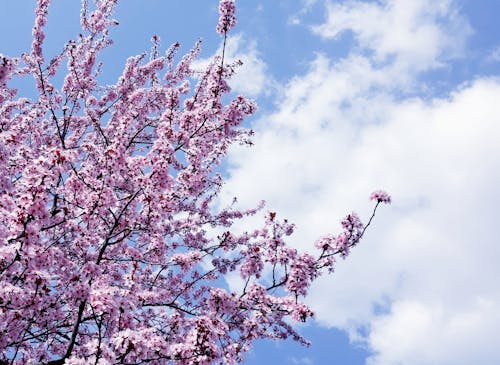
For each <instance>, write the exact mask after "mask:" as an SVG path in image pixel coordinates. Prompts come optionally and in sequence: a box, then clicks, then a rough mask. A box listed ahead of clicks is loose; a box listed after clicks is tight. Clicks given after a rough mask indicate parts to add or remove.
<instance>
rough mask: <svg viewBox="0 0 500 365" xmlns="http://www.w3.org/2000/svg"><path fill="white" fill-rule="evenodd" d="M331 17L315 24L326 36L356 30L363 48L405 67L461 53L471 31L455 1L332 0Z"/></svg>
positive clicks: (418, 66) (423, 66) (437, 61)
mask: <svg viewBox="0 0 500 365" xmlns="http://www.w3.org/2000/svg"><path fill="white" fill-rule="evenodd" d="M327 14H328V15H327V21H326V22H325V23H324V24H321V25H319V26H315V27H313V31H314V32H315V33H317V34H318V35H320V36H321V37H323V38H336V37H338V36H340V35H341V34H342V33H343V32H345V31H352V32H353V33H354V36H355V38H356V39H357V40H358V42H359V45H360V47H361V49H363V50H368V51H371V52H373V54H374V59H375V60H377V61H379V62H383V61H387V60H389V61H390V62H394V60H391V57H395V58H396V60H395V62H394V63H395V65H396V66H397V67H399V68H401V69H403V68H405V69H410V70H414V71H422V70H427V69H430V68H435V67H438V66H442V65H443V64H442V61H446V60H447V59H449V58H450V57H454V56H458V55H460V54H461V53H462V51H463V48H464V45H465V44H464V41H465V39H466V38H467V36H468V35H469V34H470V33H471V28H470V26H469V25H468V24H467V22H466V21H465V20H464V19H463V17H461V16H460V15H459V13H458V12H457V11H456V9H455V7H454V6H453V3H452V1H451V0H439V1H435V0H417V1H415V0H385V1H381V2H362V1H348V2H345V3H337V2H335V3H332V2H328V5H327Z"/></svg>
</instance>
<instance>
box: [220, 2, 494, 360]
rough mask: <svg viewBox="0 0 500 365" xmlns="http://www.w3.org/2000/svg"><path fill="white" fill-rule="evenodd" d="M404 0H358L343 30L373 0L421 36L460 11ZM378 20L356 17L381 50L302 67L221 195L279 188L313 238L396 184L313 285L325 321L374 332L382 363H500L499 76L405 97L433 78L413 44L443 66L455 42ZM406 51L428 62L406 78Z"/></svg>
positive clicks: (235, 157) (355, 332)
mask: <svg viewBox="0 0 500 365" xmlns="http://www.w3.org/2000/svg"><path fill="white" fill-rule="evenodd" d="M403 3H404V4H409V3H408V2H395V1H393V2H390V3H384V4H385V5H377V4H378V3H366V4H365V3H359V2H349V3H346V4H347V5H342V6H344V7H347V8H346V9H347V10H345V11H344V12H345V14H344V15H345V17H347V15H349V17H351V18H349V17H348V20H349V23H348V25H345V24H344V25H342V26H341V28H339V29H341V30H344V29H347V28H349V27H353V26H354V25H353V24H355V23H356V22H355V20H356V19H357V18H356V17H359V19H360V23H363V21H366V19H368V17H367V16H366V15H365V13H364V12H359V11H354V10H353V9H354V8H355V7H360V6H365V5H366V6H368V7H374V8H373V9H375V10H376V11H379V12H380V14H379V13H377V16H378V19H379V20H380V19H382V22H383V20H387V22H389V23H386V24H390V25H393V26H394V28H392V29H393V31H395V30H398V29H403V30H404V29H406V28H405V27H406V26H407V24H409V23H411V27H408V29H410V30H411V29H413V30H415V32H417V33H416V36H417V38H418V34H419V33H418V29H423V28H422V27H424V25H426V24H427V25H429V24H431V25H432V26H430V28H429V29H433V31H432V32H433V34H435V35H437V37H436V38H432V37H431V40H432V39H438V40H442V39H445V38H446V37H445V36H444V34H447V33H446V32H447V31H445V30H444V28H445V27H446V25H447V24H449V22H450V21H452V20H453V19H461V18H460V16H459V15H458V14H456V12H455V11H454V10H453V9H454V7H453V4H452V3H451V2H443V1H441V2H432V3H431V2H426V1H415V2H412V3H418V4H419V5H418V6H415V9H418V11H417V10H411V9H410V10H411V14H413V15H411V16H410V15H408V16H407V18H405V19H406V20H405V21H404V22H400V21H399V20H398V21H396V20H391V19H393V17H394V16H395V15H394V14H395V12H396V10H395V9H396V8H397V5H398V4H399V5H400V4H403ZM391 4H392V5H391ZM436 4H438V5H439V6H438V5H436ZM356 9H357V8H356ZM370 9H371V8H370ZM368 10H369V9H368ZM368 10H367V12H368ZM410 10H408V11H410ZM417 13H418V14H420V15H418V16H416V15H415V14H417ZM346 14H347V15H346ZM421 14H438V15H439V16H440V17H443V18H444V19H440V20H439V22H437V21H434V22H433V21H431V20H429V19H430V18H429V17H428V16H423V15H421ZM391 21H392V22H393V23H391ZM412 22H413V23H412ZM400 23H401V24H400ZM360 27H361V26H360ZM374 27H375V26H374ZM388 28H391V27H388ZM424 28H425V27H424ZM325 29H326V28H325ZM366 29H368V30H365V28H359V29H358V30H356V31H357V32H358V33H359V34H364V35H363V37H365V38H363V39H361V38H360V46H361V47H363V48H365V49H372V50H376V49H377V52H378V53H377V52H375V53H374V54H373V55H372V56H370V54H364V53H363V52H358V51H356V52H354V53H352V54H350V55H349V56H347V57H346V58H345V59H343V60H341V61H339V62H337V63H336V64H333V63H332V62H331V60H329V59H328V58H327V57H326V56H325V55H318V57H317V58H316V59H315V61H314V62H312V63H311V66H310V69H309V70H308V72H307V73H306V74H304V75H301V76H296V77H294V78H293V79H292V80H290V82H289V83H288V84H287V85H286V87H285V88H284V89H285V93H284V97H283V99H282V100H281V102H280V104H279V106H278V108H277V110H276V111H275V112H274V113H272V114H270V115H267V116H264V117H263V118H262V120H261V121H260V122H259V123H258V124H257V127H256V139H255V142H256V145H255V148H253V149H251V150H248V149H245V150H241V149H236V150H235V151H234V153H233V154H231V155H230V156H231V158H232V159H231V161H230V163H231V166H232V168H231V169H230V179H229V180H228V182H227V184H226V187H225V195H223V197H222V198H223V199H229V198H232V196H238V197H239V199H240V202H241V203H242V205H245V206H251V205H253V204H255V202H257V201H259V200H260V199H261V198H264V199H266V200H267V201H268V206H269V207H272V209H273V210H276V211H278V212H280V215H281V216H282V217H286V218H289V219H290V220H292V221H294V222H295V223H297V226H298V230H297V234H296V235H295V236H294V237H293V238H292V239H293V241H292V243H293V244H294V245H296V246H297V247H300V248H302V249H310V248H311V247H312V243H313V241H314V239H315V238H317V237H318V235H319V234H321V233H326V232H331V231H335V230H336V229H337V227H338V225H337V223H336V222H337V221H338V219H339V218H340V217H341V216H342V215H343V214H344V213H346V212H347V211H346V210H347V209H354V210H357V211H360V212H361V213H362V215H364V216H365V217H366V216H367V215H368V214H369V204H368V203H367V202H366V200H365V197H366V196H367V195H368V194H369V193H370V192H371V191H372V190H375V189H377V188H384V189H387V190H388V191H390V192H391V193H392V194H393V198H394V203H393V205H391V206H390V207H383V209H381V210H380V212H379V213H378V215H377V217H376V219H375V223H374V225H373V227H370V230H369V232H368V233H367V236H366V237H365V239H364V241H363V243H362V244H361V246H360V247H359V248H356V249H355V250H353V253H352V256H351V257H349V259H348V260H347V261H346V262H343V261H342V262H339V263H338V267H337V271H336V272H335V274H334V276H332V277H323V278H322V279H321V280H320V281H319V282H317V283H316V284H315V286H314V287H313V290H312V293H311V297H310V299H309V302H310V304H311V305H312V306H313V308H314V309H315V311H316V313H317V319H318V321H319V322H320V323H322V324H324V325H326V326H335V327H337V328H341V329H344V330H346V331H348V332H349V334H350V336H351V339H352V340H355V341H361V342H362V343H364V344H365V345H366V346H367V347H368V348H369V349H370V350H371V351H373V353H374V355H373V356H371V357H370V358H369V359H368V364H370V365H396V364H404V365H431V364H440V365H448V364H449V365H452V364H453V365H466V364H471V363H479V364H481V365H494V364H498V363H500V348H499V347H498V346H497V343H496V342H497V336H496V334H498V333H499V331H500V315H499V314H498V313H500V290H499V289H498V283H497V278H498V277H500V266H499V265H498V259H499V258H500V246H499V245H498V243H497V241H498V239H497V238H496V237H497V236H496V235H497V232H496V227H497V225H498V203H499V202H500V190H499V189H498V186H500V168H499V166H500V165H499V156H500V143H498V138H499V136H500V110H499V106H498V100H500V80H499V79H496V78H483V79H477V80H475V81H472V82H469V83H467V84H464V85H461V86H460V87H457V88H456V89H455V90H452V91H450V93H449V95H448V96H446V97H441V98H434V99H430V100H429V99H424V98H420V97H412V98H402V97H401V95H400V94H399V93H398V90H400V88H401V87H404V86H405V85H406V83H407V82H412V83H414V84H416V85H419V86H421V85H420V84H419V80H418V71H422V70H423V68H418V67H420V66H418V67H417V66H416V65H414V64H413V62H414V61H412V57H410V56H412V55H413V56H415V57H417V59H420V61H421V62H423V63H424V64H426V65H427V66H426V67H434V66H435V65H436V64H438V63H440V62H444V58H443V57H444V56H443V52H444V50H446V49H449V47H450V45H449V44H448V43H446V42H442V41H436V42H435V43H432V42H431V46H430V50H429V49H428V50H424V49H422V47H424V46H423V45H421V44H420V45H404V44H403V43H398V42H397V41H393V42H392V43H391V42H390V41H389V38H390V35H388V34H386V33H387V32H384V31H383V30H381V28H380V29H379V28H374V29H372V30H370V29H371V28H366ZM408 29H407V30H408ZM341 30H339V31H341ZM408 31H409V30H408ZM324 32H326V30H324ZM363 32H365V33H363ZM324 34H326V33H324ZM360 37H361V36H360ZM387 37H389V38H387ZM464 37H465V36H464ZM459 38H460V35H459ZM461 42H462V41H461ZM416 44H419V43H418V41H416ZM378 46H380V47H381V48H380V49H378V48H377V47H378ZM363 54H364V55H363ZM388 55H392V56H393V57H392V58H391V59H388V60H387V61H386V63H385V64H384V65H380V58H381V57H382V58H383V57H386V56H388ZM401 60H407V61H406V62H407V66H408V67H410V66H411V67H416V68H415V69H414V71H415V72H414V73H411V72H410V73H409V74H408V75H406V77H407V78H400V77H398V74H397V72H396V71H395V70H396V69H397V67H396V65H398V64H399V63H400V62H401ZM417 68H418V69H417Z"/></svg>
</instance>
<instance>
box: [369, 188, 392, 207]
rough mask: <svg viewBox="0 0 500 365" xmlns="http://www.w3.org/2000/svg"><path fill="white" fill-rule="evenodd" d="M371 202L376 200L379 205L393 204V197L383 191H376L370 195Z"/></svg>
mask: <svg viewBox="0 0 500 365" xmlns="http://www.w3.org/2000/svg"><path fill="white" fill-rule="evenodd" d="M370 200H376V201H377V202H378V203H385V204H390V203H391V196H390V195H389V194H387V193H386V192H385V191H383V190H376V191H374V192H373V193H372V194H371V195H370Z"/></svg>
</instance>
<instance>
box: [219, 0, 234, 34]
mask: <svg viewBox="0 0 500 365" xmlns="http://www.w3.org/2000/svg"><path fill="white" fill-rule="evenodd" d="M235 12H236V5H235V4H234V0H221V1H220V2H219V15H220V17H219V22H218V23H217V27H216V30H217V33H220V34H226V33H227V32H229V30H230V29H231V28H233V27H234V26H235V25H236V15H235Z"/></svg>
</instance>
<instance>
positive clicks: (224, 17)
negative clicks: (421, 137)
mask: <svg viewBox="0 0 500 365" xmlns="http://www.w3.org/2000/svg"><path fill="white" fill-rule="evenodd" d="M116 2H117V0H96V1H95V3H92V4H88V3H87V1H83V5H82V11H81V18H80V19H81V26H82V33H81V35H80V36H79V37H78V38H77V39H75V40H71V41H69V42H68V43H67V44H66V45H65V47H64V50H63V51H62V52H61V53H60V54H58V55H56V56H55V57H53V58H52V59H50V60H47V59H45V55H44V38H45V33H44V26H45V23H46V20H47V15H48V10H49V3H50V1H49V0H38V1H37V7H36V17H35V24H34V27H33V43H32V48H31V50H30V51H29V52H27V53H26V54H23V55H22V56H20V57H18V58H9V57H7V56H1V58H0V123H1V124H0V125H1V129H0V193H1V196H0V242H1V247H0V334H1V336H0V364H51V365H57V364H143V363H150V364H200V365H201V364H215V363H220V364H223V363H224V364H235V363H238V362H241V361H243V355H244V353H245V351H247V350H248V349H249V347H250V346H251V344H252V341H254V340H255V339H261V338H270V339H284V338H288V337H291V338H293V339H295V340H297V341H300V342H302V343H307V341H306V340H305V339H304V338H302V337H301V336H300V334H299V333H297V332H296V331H295V330H294V328H293V326H292V324H293V321H305V320H306V319H307V318H309V317H311V316H312V315H313V313H312V312H311V310H310V309H309V308H308V307H307V306H306V305H305V304H304V303H303V302H302V301H301V299H302V298H303V297H304V296H306V295H307V292H308V288H309V287H310V285H311V283H312V281H314V279H316V278H317V277H318V276H319V275H321V274H322V273H323V272H331V271H333V268H334V264H335V260H336V257H339V256H340V257H345V256H346V255H347V254H348V253H349V249H350V248H351V247H353V246H354V245H356V244H357V243H358V242H359V240H360V239H361V237H362V236H363V234H364V232H365V230H366V228H367V227H368V225H369V224H370V222H371V219H372V218H373V216H374V214H375V211H376V209H377V206H378V205H379V204H380V203H388V202H390V197H389V196H388V195H387V194H386V193H384V192H381V191H378V192H375V193H374V194H373V195H372V197H371V198H372V199H373V200H374V201H375V203H376V204H375V208H374V210H373V214H372V216H371V218H370V221H369V222H368V224H366V225H363V223H361V221H360V219H359V218H358V216H357V215H356V214H354V213H352V214H349V215H348V216H347V217H346V218H345V219H344V220H342V231H341V233H340V234H338V235H327V236H324V237H322V238H320V239H319V240H318V241H317V243H316V245H315V248H314V250H315V253H301V252H299V251H297V250H296V249H294V248H292V247H290V246H288V245H287V244H286V243H285V240H286V237H287V236H289V235H291V234H292V232H293V230H294V225H293V224H291V223H290V222H288V221H287V220H280V219H279V218H278V216H277V215H276V213H274V212H268V213H264V212H262V206H258V207H256V208H255V209H251V210H245V211H242V210H238V209H237V208H236V207H235V206H234V205H231V206H228V207H226V208H224V209H219V210H217V209H216V206H217V205H216V204H214V202H215V201H216V199H217V195H218V193H219V191H220V189H221V186H222V184H223V179H222V177H221V176H220V175H219V174H218V173H217V168H218V166H219V164H220V162H221V159H222V158H223V157H224V155H225V154H226V153H227V151H228V148H229V146H230V145H231V144H233V143H240V144H251V134H252V132H251V131H250V130H247V129H244V128H242V127H241V126H240V125H241V123H242V121H243V120H244V118H245V117H246V116H248V115H251V114H252V113H254V112H255V110H256V106H255V104H254V102H252V101H251V100H248V99H246V98H245V97H243V96H238V95H233V94H231V93H230V87H229V86H228V82H227V81H228V79H229V78H230V77H231V75H233V73H234V71H235V69H236V66H237V65H236V64H227V63H225V60H224V53H222V55H220V56H218V57H215V58H214V59H213V61H212V62H211V63H210V64H209V66H208V67H207V68H206V70H204V71H203V72H201V73H199V72H198V73H196V72H194V71H193V69H192V63H193V61H194V60H195V59H196V57H197V56H198V54H199V52H200V44H199V43H198V44H196V45H195V46H194V47H193V49H192V50H191V51H190V52H189V53H187V54H186V55H184V56H183V57H178V56H176V54H177V52H178V49H179V47H180V46H179V44H174V45H172V46H171V47H170V48H168V50H166V52H165V53H161V52H160V43H159V39H158V38H157V37H153V47H152V50H151V52H150V53H149V55H147V54H146V53H144V54H141V55H138V56H134V57H131V58H129V59H128V61H127V62H126V65H125V66H124V70H123V73H122V75H121V76H120V77H119V78H118V80H117V81H116V83H115V84H113V85H100V84H99V72H100V64H99V52H100V51H102V50H103V49H104V48H106V47H108V46H110V44H111V40H110V39H109V36H108V32H109V29H110V28H111V27H113V26H115V25H116V24H117V22H116V21H115V20H114V19H113V18H112V14H113V9H114V8H115V6H116ZM219 11H220V19H219V21H218V24H217V27H216V30H217V32H218V33H220V34H221V36H222V37H223V40H224V44H225V40H226V36H227V33H228V32H229V31H230V30H231V28H232V27H233V26H234V25H235V22H236V18H235V15H234V14H235V4H234V2H233V1H231V0H221V1H220V4H219ZM15 78H33V80H34V85H36V91H37V92H36V97H32V98H27V97H20V96H19V95H18V90H16V89H15V88H13V87H10V86H9V85H10V84H11V83H13V82H14V80H15ZM192 84H193V85H192ZM260 212H262V214H264V215H265V224H264V226H263V227H262V228H259V229H249V230H248V231H247V232H245V233H236V232H235V230H234V229H232V226H233V224H234V222H236V221H237V220H240V219H243V218H245V217H246V216H249V215H253V214H256V213H259V214H260ZM228 273H238V274H239V275H240V276H241V279H242V282H243V283H244V285H242V289H241V290H240V291H232V290H230V289H229V288H228V287H227V286H226V285H225V284H224V282H225V281H224V278H225V276H226V275H227V274H228Z"/></svg>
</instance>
